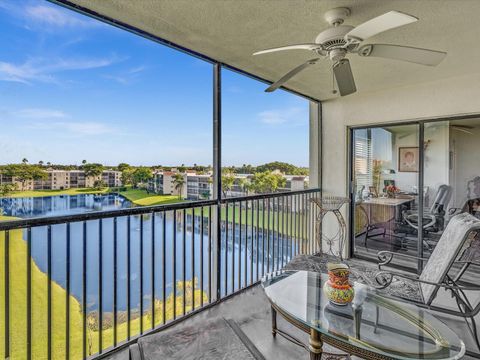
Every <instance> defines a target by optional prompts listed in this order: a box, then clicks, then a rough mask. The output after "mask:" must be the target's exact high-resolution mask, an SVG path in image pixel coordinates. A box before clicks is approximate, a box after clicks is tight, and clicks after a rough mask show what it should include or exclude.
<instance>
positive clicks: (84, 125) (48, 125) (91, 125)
mask: <svg viewBox="0 0 480 360" xmlns="http://www.w3.org/2000/svg"><path fill="white" fill-rule="evenodd" d="M28 127H29V128H31V129H36V130H44V131H60V132H63V133H65V132H67V133H69V134H70V135H76V136H85V135H104V134H113V133H116V129H114V128H112V127H110V126H109V125H107V124H104V123H101V122H95V121H54V122H35V123H31V124H29V125H28Z"/></svg>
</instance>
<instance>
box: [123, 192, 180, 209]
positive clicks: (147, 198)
mask: <svg viewBox="0 0 480 360" xmlns="http://www.w3.org/2000/svg"><path fill="white" fill-rule="evenodd" d="M119 194H120V195H122V196H125V197H126V198H127V199H128V200H130V201H131V202H133V203H134V204H136V205H141V206H150V205H165V204H172V203H177V202H182V201H184V200H181V199H179V198H178V196H176V195H157V194H151V193H147V191H146V190H143V189H128V190H126V191H120V192H119Z"/></svg>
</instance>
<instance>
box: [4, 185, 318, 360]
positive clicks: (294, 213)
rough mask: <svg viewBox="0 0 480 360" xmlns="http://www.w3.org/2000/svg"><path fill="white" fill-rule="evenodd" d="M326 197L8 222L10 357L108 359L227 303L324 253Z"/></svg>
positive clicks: (265, 198) (282, 196) (287, 196)
mask: <svg viewBox="0 0 480 360" xmlns="http://www.w3.org/2000/svg"><path fill="white" fill-rule="evenodd" d="M317 196H320V190H318V189H312V190H304V191H295V192H287V193H274V194H262V195H255V196H249V197H239V198H228V199H223V200H221V201H217V200H207V201H194V202H188V203H177V204H170V205H162V206H154V207H135V208H130V209H121V210H113V211H103V212H90V213H85V214H81V215H67V216H58V217H44V218H38V219H20V220H12V221H5V222H0V259H1V260H3V261H1V260H0V265H1V266H0V276H1V278H2V279H4V281H3V286H2V289H0V339H1V338H3V339H4V341H3V343H2V344H0V357H3V358H12V359H13V358H27V359H32V358H33V359H36V358H46V359H60V358H62V359H64V358H66V359H79V358H83V359H86V358H95V357H102V356H104V355H105V354H107V353H109V352H111V351H112V350H114V349H117V348H120V347H123V346H126V345H128V344H130V343H131V342H133V341H135V339H136V338H137V337H138V336H141V335H143V334H146V333H151V332H153V331H158V330H159V329H162V328H164V327H166V326H169V325H171V324H173V323H176V322H177V321H181V320H182V319H184V318H186V317H188V316H190V315H191V314H194V313H196V312H198V311H199V310H201V309H204V308H206V307H208V306H212V305H215V304H216V303H218V302H219V301H222V300H223V299H225V298H227V297H229V296H231V295H232V294H235V293H237V292H239V291H241V290H242V289H245V288H247V287H250V286H252V285H254V284H256V283H258V281H259V279H261V277H262V276H263V275H264V274H266V273H268V272H271V271H274V270H278V269H280V268H282V267H283V266H284V265H285V264H286V263H287V262H288V261H290V259H291V258H292V257H294V256H295V255H296V254H298V253H312V252H315V251H317V249H316V242H315V241H314V239H315V226H314V219H315V217H316V215H317V209H316V207H315V206H314V205H313V204H312V202H311V201H310V200H311V199H312V198H314V197H317ZM217 219H219V221H217Z"/></svg>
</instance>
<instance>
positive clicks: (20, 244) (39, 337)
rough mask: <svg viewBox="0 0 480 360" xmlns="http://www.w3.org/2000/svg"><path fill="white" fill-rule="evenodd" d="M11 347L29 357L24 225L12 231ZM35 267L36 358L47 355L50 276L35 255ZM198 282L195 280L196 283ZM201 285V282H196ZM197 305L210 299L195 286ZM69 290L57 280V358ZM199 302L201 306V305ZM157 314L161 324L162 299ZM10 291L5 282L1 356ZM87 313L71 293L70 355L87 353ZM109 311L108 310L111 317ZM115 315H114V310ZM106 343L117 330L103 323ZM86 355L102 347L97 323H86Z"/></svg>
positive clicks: (135, 323) (169, 309)
mask: <svg viewBox="0 0 480 360" xmlns="http://www.w3.org/2000/svg"><path fill="white" fill-rule="evenodd" d="M8 219H9V218H8V217H6V216H0V221H2V220H8ZM4 241H5V233H4V232H0V278H1V279H2V284H3V279H4V276H5V273H4V265H5V263H4V256H5V247H4ZM9 244H10V246H9V249H10V252H9V254H10V261H9V269H10V347H11V354H10V358H11V359H25V358H26V350H27V348H26V343H27V341H26V340H27V331H26V326H27V319H26V314H27V300H26V299H27V289H26V285H25V284H26V279H27V260H26V257H27V245H26V242H25V241H24V240H23V239H22V231H21V230H12V231H11V232H10V242H9ZM31 261H32V263H31V269H32V273H31V274H32V358H33V359H47V320H48V318H47V284H48V279H47V275H46V274H45V273H43V272H42V271H41V270H40V269H39V268H38V267H37V265H36V264H35V262H34V261H33V260H31ZM185 285H186V294H187V296H186V298H187V301H186V310H187V312H188V311H190V310H191V309H192V303H191V297H192V289H193V283H192V282H191V281H190V282H186V284H185ZM195 285H196V284H195ZM195 288H196V286H195ZM177 289H178V291H179V292H180V293H181V289H182V283H181V282H179V283H178V284H177ZM193 295H194V296H195V304H200V299H201V297H203V299H204V302H207V297H206V294H205V293H203V292H202V291H200V290H198V289H196V290H195V292H194V294H193ZM65 298H66V292H65V290H64V289H63V288H62V287H61V286H60V285H58V284H57V283H55V282H53V283H52V323H53V331H52V358H53V359H64V358H65V343H66V332H65V327H66V316H65V315H66V306H65V305H66V301H65ZM173 300H174V299H173V296H172V295H171V296H169V297H167V299H166V302H165V308H166V316H165V318H166V321H168V320H170V319H172V318H173ZM176 303H177V305H176V309H177V316H181V315H182V313H181V312H182V305H181V304H182V297H181V296H177V299H176ZM197 306H198V305H197ZM155 308H156V314H157V315H156V317H155V324H156V325H160V324H161V323H162V322H163V319H162V316H161V314H162V311H161V310H162V308H163V301H160V300H156V301H155ZM4 312H5V292H4V286H1V287H0V339H2V341H0V358H4V357H5V348H4V342H3V339H4V338H5V333H4V329H5V323H4V321H5V313H4ZM83 317H84V315H83V314H82V311H81V304H80V302H79V301H78V300H77V299H76V298H74V297H73V296H71V297H70V358H71V359H80V358H82V339H83V334H82V323H83ZM107 317H108V314H105V315H104V318H107ZM110 318H111V314H110ZM119 322H120V323H119V324H118V326H117V331H118V335H117V341H118V342H120V341H123V340H125V339H126V337H127V323H126V322H121V321H120V320H119ZM87 323H88V324H94V323H96V318H93V317H91V316H89V317H87ZM143 323H144V328H145V329H148V328H150V327H151V324H152V319H151V315H150V313H145V314H144V316H143ZM130 324H131V335H135V334H138V333H139V331H140V318H139V317H138V316H137V318H136V319H132V320H131V322H130ZM102 335H103V347H104V348H105V349H106V348H108V347H110V346H112V345H113V329H112V327H111V326H108V325H107V324H106V323H104V326H103V332H102ZM86 347H87V355H91V354H94V353H96V352H98V325H96V326H94V327H92V328H90V326H87V345H86Z"/></svg>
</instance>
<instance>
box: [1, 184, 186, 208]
mask: <svg viewBox="0 0 480 360" xmlns="http://www.w3.org/2000/svg"><path fill="white" fill-rule="evenodd" d="M109 191H110V189H108V188H103V189H100V190H98V189H93V188H82V189H65V190H27V191H15V192H14V193H12V194H11V195H10V197H14V198H19V197H42V196H58V195H82V194H106V193H108V192H109ZM119 194H120V195H122V196H124V197H126V198H127V199H128V200H130V201H131V202H133V203H134V204H136V205H140V206H150V205H165V204H172V203H176V202H182V201H184V200H181V199H179V198H178V196H176V195H157V194H151V193H148V192H147V191H146V190H144V189H132V188H127V190H126V191H120V192H119Z"/></svg>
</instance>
